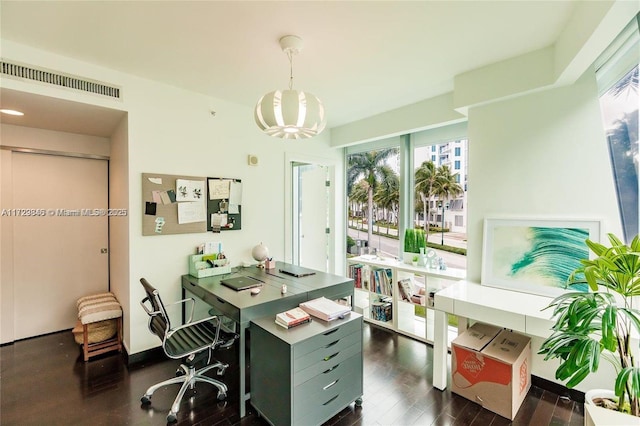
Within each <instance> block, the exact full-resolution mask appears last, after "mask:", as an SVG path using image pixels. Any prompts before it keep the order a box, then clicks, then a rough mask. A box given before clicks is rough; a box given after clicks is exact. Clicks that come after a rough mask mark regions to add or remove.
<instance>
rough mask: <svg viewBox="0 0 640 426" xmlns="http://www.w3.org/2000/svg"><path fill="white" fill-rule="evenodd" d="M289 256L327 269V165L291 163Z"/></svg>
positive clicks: (309, 264)
mask: <svg viewBox="0 0 640 426" xmlns="http://www.w3.org/2000/svg"><path fill="white" fill-rule="evenodd" d="M292 167H293V170H292V176H293V181H292V182H293V214H292V217H293V259H294V262H293V263H295V264H297V265H301V266H306V267H308V268H312V269H317V270H319V271H324V272H327V271H328V268H329V232H330V228H329V223H328V221H329V211H328V205H329V191H328V189H329V186H330V182H331V181H330V180H329V170H328V169H329V168H328V167H327V166H324V165H320V164H303V163H292Z"/></svg>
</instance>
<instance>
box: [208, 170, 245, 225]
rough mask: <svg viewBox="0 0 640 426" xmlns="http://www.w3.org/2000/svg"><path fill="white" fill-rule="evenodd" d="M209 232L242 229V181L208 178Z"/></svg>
mask: <svg viewBox="0 0 640 426" xmlns="http://www.w3.org/2000/svg"><path fill="white" fill-rule="evenodd" d="M207 189H208V197H207V198H208V199H207V215H208V223H207V230H209V231H212V232H220V231H225V230H226V231H228V230H238V229H241V227H242V220H241V218H242V181H241V180H240V179H230V178H212V177H210V178H207Z"/></svg>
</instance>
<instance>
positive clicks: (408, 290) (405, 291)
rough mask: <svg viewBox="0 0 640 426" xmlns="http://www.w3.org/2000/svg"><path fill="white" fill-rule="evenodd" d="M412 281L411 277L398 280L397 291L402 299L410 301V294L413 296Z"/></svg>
mask: <svg viewBox="0 0 640 426" xmlns="http://www.w3.org/2000/svg"><path fill="white" fill-rule="evenodd" d="M412 287H413V282H412V280H411V278H405V279H402V280H400V281H398V291H399V293H400V296H401V297H402V300H406V301H407V302H411V296H413V288H412Z"/></svg>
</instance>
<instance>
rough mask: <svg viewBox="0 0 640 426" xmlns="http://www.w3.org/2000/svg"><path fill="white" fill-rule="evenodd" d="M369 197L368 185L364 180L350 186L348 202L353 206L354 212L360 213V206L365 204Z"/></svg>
mask: <svg viewBox="0 0 640 426" xmlns="http://www.w3.org/2000/svg"><path fill="white" fill-rule="evenodd" d="M368 196H369V184H368V183H367V182H366V181H365V180H361V181H358V183H356V184H355V185H352V187H351V192H349V201H350V202H352V203H354V204H355V206H354V207H355V208H354V209H353V210H354V211H361V210H362V206H363V205H364V204H365V203H366V202H367V200H368Z"/></svg>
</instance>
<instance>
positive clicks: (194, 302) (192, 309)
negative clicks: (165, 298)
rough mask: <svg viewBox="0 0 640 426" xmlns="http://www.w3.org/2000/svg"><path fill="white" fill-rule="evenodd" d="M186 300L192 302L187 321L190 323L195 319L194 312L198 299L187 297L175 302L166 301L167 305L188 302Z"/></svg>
mask: <svg viewBox="0 0 640 426" xmlns="http://www.w3.org/2000/svg"><path fill="white" fill-rule="evenodd" d="M186 302H191V311H190V312H189V317H188V319H187V322H186V324H190V323H191V321H192V320H193V312H194V310H195V307H196V301H195V300H194V299H193V297H187V298H186V299H182V300H176V301H175V302H171V303H165V306H171V305H177V304H178V303H180V304H186Z"/></svg>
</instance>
